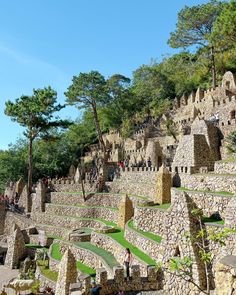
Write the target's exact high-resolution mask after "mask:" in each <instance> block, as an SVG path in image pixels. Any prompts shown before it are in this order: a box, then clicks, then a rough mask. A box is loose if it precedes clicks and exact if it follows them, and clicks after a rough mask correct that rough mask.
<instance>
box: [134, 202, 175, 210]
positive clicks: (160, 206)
mask: <svg viewBox="0 0 236 295" xmlns="http://www.w3.org/2000/svg"><path fill="white" fill-rule="evenodd" d="M170 206H171V203H166V204H161V205H153V206H152V205H140V204H139V205H138V207H139V208H150V209H159V210H162V211H163V210H167V209H169V208H170Z"/></svg>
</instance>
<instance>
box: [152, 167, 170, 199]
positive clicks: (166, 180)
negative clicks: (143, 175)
mask: <svg viewBox="0 0 236 295" xmlns="http://www.w3.org/2000/svg"><path fill="white" fill-rule="evenodd" d="M171 184H172V179H171V173H170V172H169V170H168V169H167V168H165V167H164V166H161V167H160V169H159V171H158V172H157V194H156V197H155V198H154V203H158V204H166V203H170V202H171V192H170V189H171Z"/></svg>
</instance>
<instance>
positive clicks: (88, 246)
mask: <svg viewBox="0 0 236 295" xmlns="http://www.w3.org/2000/svg"><path fill="white" fill-rule="evenodd" d="M75 245H77V246H79V247H80V248H83V249H86V250H90V251H91V252H94V253H95V254H97V255H98V256H100V257H102V258H103V260H105V261H106V263H107V264H108V265H109V266H110V267H111V268H113V267H114V266H117V265H119V263H118V262H117V261H116V259H115V257H114V256H113V255H112V254H111V253H109V252H108V251H106V250H104V249H103V248H100V247H97V246H95V245H93V244H91V243H90V242H79V243H75Z"/></svg>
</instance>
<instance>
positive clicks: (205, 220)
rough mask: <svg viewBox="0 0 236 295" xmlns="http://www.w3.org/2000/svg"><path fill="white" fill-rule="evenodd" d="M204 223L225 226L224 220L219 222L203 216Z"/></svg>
mask: <svg viewBox="0 0 236 295" xmlns="http://www.w3.org/2000/svg"><path fill="white" fill-rule="evenodd" d="M202 222H204V223H216V224H224V223H225V222H224V220H217V219H215V218H211V217H206V216H203V218H202Z"/></svg>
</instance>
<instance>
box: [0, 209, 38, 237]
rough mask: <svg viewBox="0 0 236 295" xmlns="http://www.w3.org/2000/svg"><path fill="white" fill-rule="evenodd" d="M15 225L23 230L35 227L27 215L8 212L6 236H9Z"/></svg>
mask: <svg viewBox="0 0 236 295" xmlns="http://www.w3.org/2000/svg"><path fill="white" fill-rule="evenodd" d="M14 223H15V224H16V225H18V226H19V227H20V228H21V229H22V230H23V229H26V228H28V227H31V226H34V221H33V220H32V219H30V218H27V217H26V216H25V215H21V214H18V213H13V212H10V211H7V212H6V219H5V229H4V233H5V234H9V233H10V232H11V228H12V225H13V224H14Z"/></svg>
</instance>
